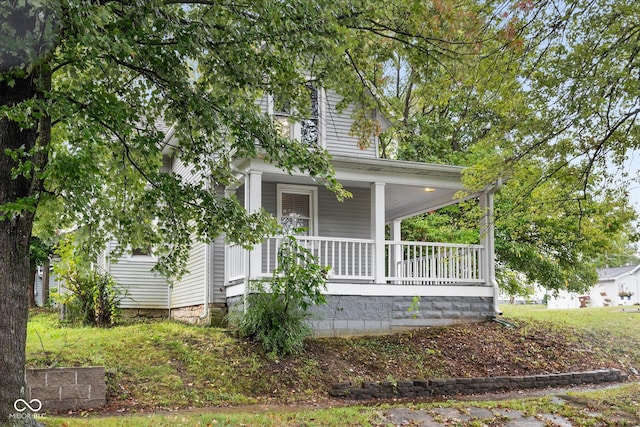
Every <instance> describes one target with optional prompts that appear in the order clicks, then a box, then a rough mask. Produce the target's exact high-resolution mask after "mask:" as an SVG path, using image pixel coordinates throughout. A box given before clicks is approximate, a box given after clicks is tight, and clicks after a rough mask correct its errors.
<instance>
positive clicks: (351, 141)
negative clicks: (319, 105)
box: [321, 90, 378, 158]
mask: <svg viewBox="0 0 640 427" xmlns="http://www.w3.org/2000/svg"><path fill="white" fill-rule="evenodd" d="M326 100H327V106H326V113H325V114H324V115H323V117H322V119H321V120H322V122H323V123H321V126H324V137H325V148H326V149H327V150H328V151H329V152H330V153H331V154H336V155H351V156H362V157H370V158H376V157H378V155H377V153H376V149H377V148H376V141H375V138H373V137H372V138H371V144H370V146H369V147H368V148H366V149H364V150H361V149H360V147H359V146H358V138H357V137H355V136H353V135H351V125H352V124H353V117H352V114H353V110H354V108H353V106H351V105H349V106H347V107H346V108H345V109H344V110H342V111H340V112H338V110H337V109H336V105H337V104H338V102H340V100H341V98H340V96H339V95H338V94H336V93H335V92H333V91H330V90H327V91H326Z"/></svg>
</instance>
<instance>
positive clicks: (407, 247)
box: [386, 241, 486, 285]
mask: <svg viewBox="0 0 640 427" xmlns="http://www.w3.org/2000/svg"><path fill="white" fill-rule="evenodd" d="M386 249H387V269H386V272H387V277H386V280H387V281H390V282H392V283H401V284H424V285H439V284H440V285H444V284H463V283H464V284H469V283H484V282H485V279H486V278H485V274H484V268H483V256H484V247H483V246H481V245H460V244H453V243H429V242H404V241H397V242H386Z"/></svg>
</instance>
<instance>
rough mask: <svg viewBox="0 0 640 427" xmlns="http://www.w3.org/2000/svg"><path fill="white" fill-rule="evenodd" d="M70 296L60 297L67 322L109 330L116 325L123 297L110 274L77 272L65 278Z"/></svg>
mask: <svg viewBox="0 0 640 427" xmlns="http://www.w3.org/2000/svg"><path fill="white" fill-rule="evenodd" d="M62 279H63V280H64V282H65V283H64V286H65V288H66V289H67V290H68V293H66V294H63V295H60V299H61V301H60V302H62V303H63V304H64V307H65V320H68V321H70V322H82V323H83V324H85V325H90V326H99V327H106V326H111V325H113V324H114V323H115V321H116V319H117V317H118V315H119V314H120V301H121V300H122V298H123V297H124V295H123V293H122V292H121V290H120V288H119V287H118V285H117V283H116V282H115V280H114V279H113V277H111V276H110V275H109V274H106V273H102V272H98V271H90V272H88V273H80V272H78V271H77V270H69V271H66V272H65V274H64V275H62Z"/></svg>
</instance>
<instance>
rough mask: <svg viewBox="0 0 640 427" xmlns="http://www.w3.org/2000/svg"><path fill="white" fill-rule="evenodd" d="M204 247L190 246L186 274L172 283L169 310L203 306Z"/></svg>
mask: <svg viewBox="0 0 640 427" xmlns="http://www.w3.org/2000/svg"><path fill="white" fill-rule="evenodd" d="M205 247H206V245H205V244H204V243H198V242H194V243H193V245H192V246H191V250H190V251H189V259H188V260H187V266H186V267H187V271H188V273H187V274H185V275H184V276H182V278H181V279H180V280H179V281H176V282H174V284H173V289H172V290H171V308H177V307H188V306H191V305H199V304H204V287H205V279H206V275H205V264H206V263H205V252H206V250H205Z"/></svg>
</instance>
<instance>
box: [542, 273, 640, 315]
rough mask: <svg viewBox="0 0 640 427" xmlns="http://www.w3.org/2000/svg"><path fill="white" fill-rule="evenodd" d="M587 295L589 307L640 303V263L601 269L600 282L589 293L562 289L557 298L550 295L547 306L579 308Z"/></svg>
mask: <svg viewBox="0 0 640 427" xmlns="http://www.w3.org/2000/svg"><path fill="white" fill-rule="evenodd" d="M585 296H588V297H589V298H588V302H587V305H588V306H589V307H604V306H618V305H633V304H638V303H640V265H630V266H625V267H615V268H603V269H599V270H598V282H597V283H596V284H595V285H593V287H592V288H591V290H590V291H589V293H585V294H576V293H572V292H566V291H562V292H560V294H559V295H558V297H557V298H552V297H549V299H548V302H547V308H578V307H580V298H581V297H585Z"/></svg>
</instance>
